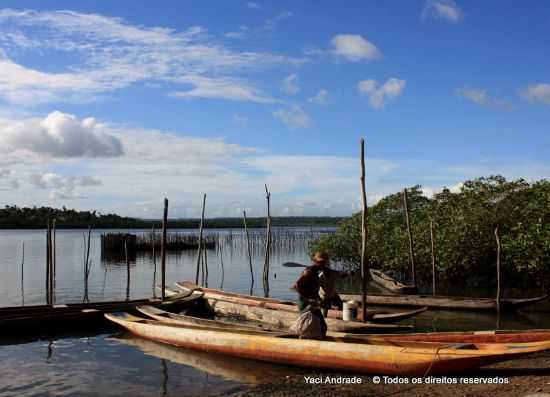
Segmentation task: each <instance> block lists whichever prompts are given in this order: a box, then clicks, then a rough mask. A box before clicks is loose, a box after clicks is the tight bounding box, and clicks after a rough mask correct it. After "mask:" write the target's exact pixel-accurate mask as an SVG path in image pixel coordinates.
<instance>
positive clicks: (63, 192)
mask: <svg viewBox="0 0 550 397" xmlns="http://www.w3.org/2000/svg"><path fill="white" fill-rule="evenodd" d="M29 182H30V183H31V184H32V185H34V186H36V187H38V188H40V189H48V190H50V198H51V199H76V198H82V197H83V196H81V195H79V194H78V193H76V192H75V189H76V188H78V187H88V186H99V185H101V181H100V180H99V179H96V178H93V177H91V176H86V175H85V176H74V175H59V174H56V173H51V172H49V173H45V174H32V175H31V176H30V178H29Z"/></svg>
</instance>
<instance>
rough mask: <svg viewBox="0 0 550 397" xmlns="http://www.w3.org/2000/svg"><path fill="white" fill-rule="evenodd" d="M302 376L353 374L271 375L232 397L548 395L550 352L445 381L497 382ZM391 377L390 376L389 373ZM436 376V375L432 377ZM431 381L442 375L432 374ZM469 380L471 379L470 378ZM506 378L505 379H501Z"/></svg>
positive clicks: (534, 396)
mask: <svg viewBox="0 0 550 397" xmlns="http://www.w3.org/2000/svg"><path fill="white" fill-rule="evenodd" d="M305 376H312V377H316V378H318V379H319V378H320V379H323V380H325V379H326V377H327V376H328V377H329V379H334V378H336V379H337V378H338V377H339V376H341V377H343V378H353V377H354V376H353V374H336V373H319V372H311V373H308V374H306V375H292V376H288V377H286V378H282V379H274V380H273V381H272V382H270V383H266V384H262V385H258V386H256V387H253V388H250V389H247V390H243V391H240V392H237V393H234V394H231V396H232V397H237V396H246V397H267V396H276V397H283V396H284V397H287V396H300V397H324V396H327V397H328V396H353V397H358V396H369V397H383V396H392V397H394V396H411V397H421V396H427V397H455V396H457V397H458V396H460V397H463V396H468V397H470V396H480V397H481V396H483V397H487V396H490V397H512V396H513V397H527V396H529V397H550V352H543V353H538V354H535V355H531V356H527V357H524V358H519V359H516V360H512V361H509V362H503V363H500V364H496V365H492V366H488V367H484V368H482V369H479V370H477V371H473V372H469V373H464V374H460V375H454V376H448V377H447V379H446V380H447V381H452V380H453V379H455V380H456V381H457V382H461V379H463V378H467V379H468V380H470V379H480V381H482V380H483V379H485V380H487V381H488V380H489V379H491V380H493V381H494V382H500V383H498V384H495V383H492V384H488V383H487V384H464V383H462V384H449V383H447V384H425V383H422V384H412V379H411V378H402V379H401V381H408V383H407V384H384V381H383V379H382V377H380V378H381V380H380V383H379V384H374V383H373V377H371V376H361V377H359V378H360V379H361V381H362V383H361V384H347V385H346V384H327V383H324V384H308V383H306V380H305ZM392 378H393V377H392ZM434 378H435V379H434ZM434 378H431V379H430V380H431V381H434V380H435V381H437V379H440V380H441V379H443V377H434ZM470 381H472V380H470ZM462 382H464V381H462ZM504 382H506V383H504Z"/></svg>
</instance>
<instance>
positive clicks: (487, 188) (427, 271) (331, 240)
mask: <svg viewBox="0 0 550 397" xmlns="http://www.w3.org/2000/svg"><path fill="white" fill-rule="evenodd" d="M407 196H408V204H409V209H410V213H411V223H412V225H411V231H412V234H413V239H414V242H415V258H416V264H417V274H418V277H419V278H420V279H421V280H422V279H424V280H429V279H430V278H431V243H430V220H433V222H434V225H435V227H436V247H437V250H436V251H437V270H438V279H440V280H442V279H443V280H447V281H456V280H463V279H466V280H467V281H468V282H470V284H472V283H483V285H487V284H486V283H487V282H491V281H492V280H493V279H494V277H495V276H494V275H495V262H496V242H495V234H494V230H495V227H496V225H499V228H500V235H501V242H502V251H503V256H502V263H503V271H504V272H505V275H506V276H507V278H506V279H507V280H510V279H513V280H515V281H516V280H517V281H519V280H520V279H522V280H527V279H534V280H537V281H542V280H545V279H546V278H547V276H548V274H550V182H548V181H547V180H542V181H539V182H536V183H533V184H529V183H527V182H526V181H524V180H522V179H519V180H515V181H507V180H506V179H505V178H503V177H501V176H491V177H488V178H479V179H475V180H471V181H467V182H465V183H464V184H463V185H462V186H461V188H460V191H459V192H456V193H453V192H451V191H450V190H448V189H444V190H443V191H442V192H441V193H438V194H436V195H434V197H432V198H427V197H425V196H423V195H422V191H421V188H420V186H414V187H412V188H409V189H407ZM402 198H403V195H402V193H396V194H392V195H389V196H387V197H385V198H383V199H382V200H380V201H379V202H378V203H377V204H376V205H374V206H372V207H370V208H369V219H368V230H369V235H368V251H367V253H368V261H369V265H370V266H371V267H373V268H381V269H383V270H386V271H394V272H398V273H406V274H408V272H409V256H408V236H407V229H406V223H405V218H404V208H403V199H402ZM360 224H361V214H360V213H357V214H355V215H353V216H352V217H351V218H348V219H346V220H344V221H343V222H342V223H341V224H340V226H339V228H338V231H337V233H335V234H334V235H327V236H323V237H322V238H321V239H320V240H319V241H317V242H316V243H315V244H313V245H312V246H311V249H312V250H317V249H325V250H327V251H328V252H330V254H331V256H332V257H333V258H334V259H336V260H339V261H341V262H343V263H345V264H348V265H350V266H352V267H353V266H355V267H357V266H358V264H359V263H360V251H361V227H360Z"/></svg>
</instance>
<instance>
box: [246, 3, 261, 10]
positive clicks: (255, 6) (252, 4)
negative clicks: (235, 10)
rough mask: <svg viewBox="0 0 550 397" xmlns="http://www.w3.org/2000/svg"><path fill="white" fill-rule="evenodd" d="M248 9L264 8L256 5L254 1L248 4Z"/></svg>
mask: <svg viewBox="0 0 550 397" xmlns="http://www.w3.org/2000/svg"><path fill="white" fill-rule="evenodd" d="M246 7H247V8H251V9H253V10H260V9H261V8H262V6H261V5H259V4H258V3H255V2H253V1H248V2H247V3H246Z"/></svg>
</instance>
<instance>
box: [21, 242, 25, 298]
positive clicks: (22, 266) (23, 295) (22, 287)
mask: <svg viewBox="0 0 550 397" xmlns="http://www.w3.org/2000/svg"><path fill="white" fill-rule="evenodd" d="M24 266H25V242H24V241H23V250H22V254H21V304H22V305H23V306H25V272H24Z"/></svg>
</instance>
